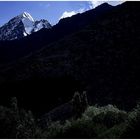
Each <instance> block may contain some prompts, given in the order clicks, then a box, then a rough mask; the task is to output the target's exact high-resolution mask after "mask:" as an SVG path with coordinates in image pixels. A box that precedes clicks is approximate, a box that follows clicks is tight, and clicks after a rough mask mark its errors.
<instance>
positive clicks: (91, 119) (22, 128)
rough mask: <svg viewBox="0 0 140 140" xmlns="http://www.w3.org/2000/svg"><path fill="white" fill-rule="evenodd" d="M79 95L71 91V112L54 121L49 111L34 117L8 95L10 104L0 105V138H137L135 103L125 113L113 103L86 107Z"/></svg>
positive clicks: (139, 112)
mask: <svg viewBox="0 0 140 140" xmlns="http://www.w3.org/2000/svg"><path fill="white" fill-rule="evenodd" d="M83 95H86V94H84V93H83V94H82V96H80V94H79V93H75V95H74V97H73V98H72V100H71V101H70V102H71V108H72V112H73V115H72V116H71V117H69V118H65V119H64V117H63V120H58V121H53V120H52V115H51V113H52V112H51V113H48V115H50V117H49V118H48V119H47V120H45V116H44V117H43V118H37V117H34V115H33V114H32V112H31V111H27V110H24V109H21V108H19V107H18V102H17V99H16V98H15V97H14V98H11V102H10V107H4V106H0V138H12V139H13V138H18V139H19V138H20V139H21V138H24V139H29V138H30V139H31V138H34V139H35V138H53V139H54V138H57V139H58V138H61V139H62V138H65V139H68V138H81V139H82V138H86V139H87V138H90V139H91V138H92V139H93V138H96V139H97V138H100V139H101V138H102V139H104V138H106V139H109V138H111V139H113V138H115V139H120V138H121V139H122V138H140V134H139V129H140V106H139V104H137V106H136V107H135V108H134V109H133V110H132V111H129V112H127V111H124V110H119V109H118V108H117V107H116V106H113V105H107V106H103V107H100V106H97V105H96V106H89V105H88V100H87V99H86V96H83ZM83 97H84V98H83ZM85 99H86V100H85ZM60 108H61V107H60ZM61 111H62V110H61ZM62 113H63V112H62ZM62 113H61V115H64V114H62ZM43 120H44V121H43Z"/></svg>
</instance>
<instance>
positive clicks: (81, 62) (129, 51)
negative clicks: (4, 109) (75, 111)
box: [0, 2, 140, 113]
mask: <svg viewBox="0 0 140 140" xmlns="http://www.w3.org/2000/svg"><path fill="white" fill-rule="evenodd" d="M139 10H140V3H139V2H125V3H123V4H122V5H119V6H116V7H112V6H110V5H108V4H103V5H101V6H99V7H97V8H96V9H94V10H90V11H88V12H85V13H83V14H78V15H75V16H73V17H71V18H66V19H63V20H61V21H60V22H59V23H58V24H57V25H56V26H54V27H53V28H52V29H50V30H41V31H39V32H37V33H34V34H32V35H31V36H28V37H27V38H24V39H22V40H19V41H11V42H1V48H0V49H1V51H0V53H2V54H7V55H6V56H5V55H2V54H0V56H1V57H2V58H1V61H2V62H3V65H1V70H0V89H1V90H2V92H3V93H2V94H1V95H2V98H1V100H2V101H3V102H4V103H6V99H7V98H8V97H10V96H15V95H16V96H17V97H18V99H19V103H20V105H21V106H24V107H27V108H30V109H32V110H33V111H34V112H36V113H38V112H39V111H40V113H41V112H45V111H48V110H51V109H52V108H54V107H56V106H58V105H61V104H63V103H65V102H67V101H69V100H70V99H71V98H72V95H73V93H74V91H76V90H78V91H83V90H86V91H87V94H88V98H89V100H90V104H96V103H97V104H108V103H111V104H116V105H118V106H119V107H120V108H125V109H131V108H132V107H134V106H135V104H136V102H137V101H138V100H139V97H140V95H139V92H140V86H139V79H140V77H139V69H140V64H139V62H140V56H139V54H140V48H139V44H140V38H139V31H140V29H139V25H140V21H139V17H140V11H139ZM11 44H12V45H11ZM14 44H15V45H14ZM20 44H21V45H20ZM10 45H11V48H10ZM4 47H5V48H4ZM8 49H9V50H8ZM10 51H11V52H10ZM31 52H32V53H31ZM12 53H14V54H15V55H11V54H12ZM17 54H18V55H17ZM23 56H24V57H23ZM4 57H5V58H4ZM17 58H20V59H17ZM2 59H5V60H7V62H9V59H10V60H13V62H12V61H11V62H10V63H9V64H6V63H4V62H6V61H5V60H4V61H3V60H2ZM9 89H10V91H11V92H9V91H8V90H9ZM4 98H5V100H4ZM7 100H8V99H7ZM2 101H1V102H2Z"/></svg>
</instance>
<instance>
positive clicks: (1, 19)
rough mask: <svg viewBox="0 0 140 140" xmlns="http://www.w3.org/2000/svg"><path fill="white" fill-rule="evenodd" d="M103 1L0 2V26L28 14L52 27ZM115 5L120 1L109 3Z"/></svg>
mask: <svg viewBox="0 0 140 140" xmlns="http://www.w3.org/2000/svg"><path fill="white" fill-rule="evenodd" d="M103 2H104V1H102V2H100V1H0V26H2V25H3V24H5V23H6V22H8V21H9V20H10V19H11V18H13V17H15V16H17V15H19V14H21V13H23V12H28V13H30V14H31V16H32V17H33V18H34V19H35V20H40V19H47V20H48V21H49V22H50V23H51V24H52V25H54V24H56V23H57V22H58V21H59V19H60V18H64V17H68V16H72V15H74V14H76V13H82V12H84V11H87V10H89V9H92V8H95V7H96V6H97V5H99V4H101V3H103ZM108 3H109V4H111V5H117V4H120V3H122V2H120V1H109V2H108Z"/></svg>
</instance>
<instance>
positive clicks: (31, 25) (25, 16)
mask: <svg viewBox="0 0 140 140" xmlns="http://www.w3.org/2000/svg"><path fill="white" fill-rule="evenodd" d="M51 27H52V26H51V24H50V23H49V22H48V21H47V20H44V19H41V20H40V21H35V20H34V19H33V18H32V16H31V15H30V14H29V13H27V12H23V13H22V14H20V15H18V16H16V17H14V18H12V19H11V20H10V21H9V22H8V23H6V24H4V25H3V26H2V27H0V40H14V39H20V38H23V37H24V36H27V35H30V34H32V33H33V32H37V31H39V30H40V29H42V28H51Z"/></svg>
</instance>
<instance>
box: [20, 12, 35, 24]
mask: <svg viewBox="0 0 140 140" xmlns="http://www.w3.org/2000/svg"><path fill="white" fill-rule="evenodd" d="M22 16H23V17H24V18H28V19H29V20H31V21H33V22H34V19H33V18H32V16H31V15H30V14H29V13H27V12H23V14H22Z"/></svg>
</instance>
